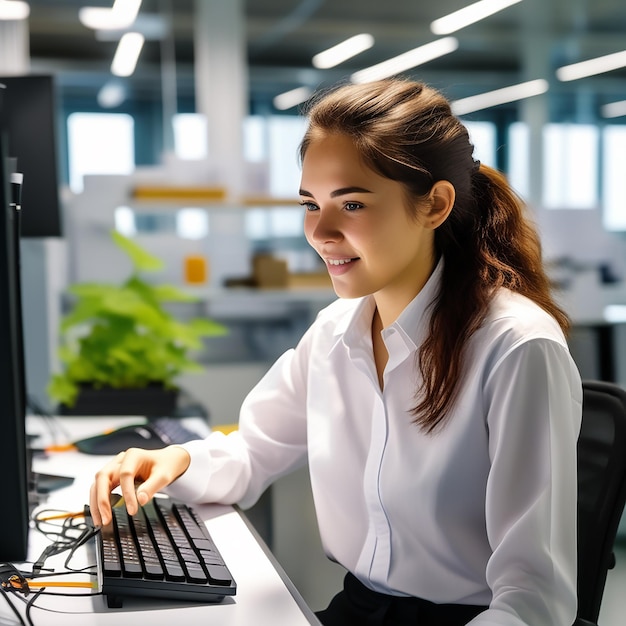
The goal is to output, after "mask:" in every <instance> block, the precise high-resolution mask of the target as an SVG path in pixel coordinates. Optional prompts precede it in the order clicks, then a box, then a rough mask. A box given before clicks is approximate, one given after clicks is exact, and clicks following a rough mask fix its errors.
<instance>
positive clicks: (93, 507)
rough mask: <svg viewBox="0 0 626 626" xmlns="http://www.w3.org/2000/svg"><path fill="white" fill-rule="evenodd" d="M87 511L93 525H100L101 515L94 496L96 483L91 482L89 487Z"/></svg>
mask: <svg viewBox="0 0 626 626" xmlns="http://www.w3.org/2000/svg"><path fill="white" fill-rule="evenodd" d="M89 512H90V513H91V519H92V520H93V523H94V525H95V526H102V517H101V516H100V511H99V510H98V498H97V497H96V483H95V482H94V483H92V485H91V488H90V489H89Z"/></svg>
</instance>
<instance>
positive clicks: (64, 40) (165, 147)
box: [0, 0, 626, 626]
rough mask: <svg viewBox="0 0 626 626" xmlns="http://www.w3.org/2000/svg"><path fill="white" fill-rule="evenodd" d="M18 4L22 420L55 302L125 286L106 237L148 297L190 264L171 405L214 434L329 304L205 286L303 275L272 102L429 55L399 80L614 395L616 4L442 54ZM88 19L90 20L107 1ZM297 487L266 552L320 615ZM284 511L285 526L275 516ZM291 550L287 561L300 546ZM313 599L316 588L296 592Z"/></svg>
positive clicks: (260, 17)
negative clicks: (254, 273) (77, 290)
mask: <svg viewBox="0 0 626 626" xmlns="http://www.w3.org/2000/svg"><path fill="white" fill-rule="evenodd" d="M4 4H9V3H7V2H4ZM10 4H17V3H14V2H11V3H10ZM28 4H29V8H30V14H29V15H28V17H27V18H26V19H23V20H8V21H0V75H3V76H8V75H12V74H16V75H20V74H27V73H31V74H44V75H52V76H53V77H54V83H55V90H56V105H57V108H56V117H55V122H56V132H57V140H58V168H59V194H60V198H61V207H62V218H63V236H62V237H52V238H31V239H28V240H27V241H25V242H24V246H25V254H24V270H25V272H26V273H27V276H28V278H27V280H26V281H25V299H26V300H27V302H28V303H29V306H28V307H27V309H28V311H27V316H28V317H27V320H26V322H27V350H28V355H30V357H31V358H30V359H28V363H29V371H28V376H29V388H30V389H31V391H32V392H33V393H34V394H35V395H36V396H37V398H38V400H39V401H40V402H41V403H42V404H44V405H45V404H46V402H47V398H46V394H45V383H46V381H47V377H48V375H49V373H50V371H51V370H53V369H54V368H55V367H57V366H58V363H57V361H56V353H55V345H56V342H57V339H58V337H57V327H58V321H59V318H60V315H61V314H62V312H63V306H64V304H63V303H64V298H63V295H64V293H65V290H66V288H67V286H68V285H69V284H71V283H72V282H76V281H79V280H91V279H98V280H116V279H118V278H119V277H120V276H122V275H123V274H124V272H125V271H126V270H127V268H126V266H125V265H124V264H123V263H120V262H117V261H116V259H115V257H114V255H113V251H112V248H111V246H110V242H109V241H108V239H107V236H106V231H107V229H109V228H112V227H114V226H115V227H117V228H119V229H120V230H121V231H122V232H125V233H126V234H129V235H131V236H133V237H136V238H137V240H138V241H140V242H142V243H143V244H145V245H146V246H147V247H148V248H149V249H150V250H152V251H154V252H155V253H156V254H158V255H159V256H161V257H163V258H164V260H165V261H166V264H167V265H166V270H164V272H163V274H162V276H160V277H159V278H164V279H167V280H170V281H174V282H178V283H181V284H183V283H184V279H183V270H182V267H183V258H184V257H185V256H186V255H188V254H200V255H204V256H205V257H206V259H207V262H208V264H209V267H210V278H209V280H208V282H207V284H206V285H204V286H200V287H198V286H195V287H194V290H195V292H196V293H198V294H199V295H200V297H201V303H202V306H203V307H204V308H203V309H202V310H203V311H204V312H206V313H207V314H211V315H212V316H215V317H218V318H220V319H222V320H223V321H225V322H226V323H228V324H229V325H230V328H231V333H230V335H229V337H228V338H227V339H219V340H212V341H209V342H207V346H206V351H205V352H206V353H205V354H204V355H203V359H204V364H205V367H206V372H205V374H204V375H201V376H196V375H193V376H188V377H185V379H184V381H183V384H184V386H185V387H186V389H188V391H189V392H190V394H192V395H193V396H194V397H196V398H198V399H199V400H200V401H201V402H202V403H203V404H204V405H205V406H206V407H207V409H208V411H209V413H210V415H211V417H212V419H215V421H216V422H229V421H235V420H236V411H237V407H238V405H239V403H240V401H241V400H242V399H243V396H244V395H245V392H246V391H247V390H248V389H249V388H250V386H252V385H253V384H254V382H256V380H258V378H259V377H260V376H261V375H262V373H263V371H264V370H265V369H266V367H267V365H268V364H269V362H271V360H273V358H275V357H276V356H277V354H278V353H279V352H280V351H282V349H284V348H285V347H288V346H289V345H291V344H292V343H293V342H294V341H295V340H297V337H298V336H299V334H301V332H302V331H303V329H304V328H305V327H306V325H307V323H308V322H309V321H310V319H311V318H312V316H313V315H314V314H315V312H316V310H318V309H319V308H320V307H321V306H323V304H324V303H325V302H327V301H329V300H330V299H331V298H332V294H331V293H330V292H329V290H328V288H327V287H324V286H320V287H318V288H316V289H310V288H307V289H306V290H304V291H303V290H300V291H299V290H283V291H280V290H278V291H276V290H259V292H258V293H256V294H252V295H250V294H247V293H245V294H243V293H241V292H234V291H232V290H227V289H225V288H224V281H226V280H228V279H232V278H241V277H242V276H247V275H249V273H250V271H251V262H252V258H253V257H254V256H255V255H256V254H258V253H260V252H265V253H267V252H269V253H271V254H272V255H274V256H275V257H276V258H279V259H282V260H284V261H286V263H287V265H288V269H289V271H290V272H291V273H293V274H316V273H317V272H318V271H319V270H320V268H319V265H318V263H317V261H316V259H315V257H314V255H312V254H311V252H310V251H309V250H308V249H307V246H306V243H305V242H304V240H303V238H302V236H301V234H300V231H301V224H300V219H301V218H300V209H299V208H298V207H297V206H295V202H293V201H292V200H293V197H294V196H295V192H296V190H297V185H298V176H299V174H298V167H297V161H296V156H295V151H296V146H297V143H298V140H299V138H300V136H301V133H302V130H303V127H304V126H303V120H302V118H301V116H300V115H299V108H298V105H297V104H292V105H291V106H289V103H287V104H281V100H280V99H277V96H281V95H284V94H289V93H290V92H292V91H296V93H295V95H296V96H297V95H299V96H300V98H306V96H307V95H308V94H310V93H312V92H313V91H314V90H316V89H318V88H324V87H327V86H330V85H333V84H335V83H337V82H338V81H343V80H348V79H350V77H351V76H352V75H353V74H354V73H355V72H358V71H360V70H363V69H364V68H366V67H370V66H372V65H374V64H376V63H379V62H381V61H383V60H385V59H388V58H390V57H394V56H396V55H401V54H403V53H405V52H407V51H409V50H413V49H415V48H416V47H420V46H424V45H427V44H431V43H433V42H437V41H444V40H445V41H447V43H448V45H449V46H450V49H449V51H448V52H447V53H446V54H443V55H442V56H440V57H438V58H435V59H433V60H431V61H429V62H427V63H424V64H422V65H420V66H418V67H414V68H411V69H408V70H406V71H405V72H403V73H404V74H407V75H410V76H413V77H416V78H419V79H421V80H424V81H426V82H428V83H430V84H432V85H433V86H435V87H438V88H440V89H442V90H443V91H444V92H445V93H446V95H448V96H449V98H450V99H451V100H452V101H453V103H454V104H455V106H457V107H458V111H459V114H460V115H461V116H462V119H463V120H464V121H465V122H466V123H467V124H468V127H469V128H470V132H471V135H472V139H473V141H474V143H475V145H476V152H477V156H478V158H480V159H481V160H482V161H483V162H485V163H488V164H490V165H494V166H496V167H498V168H500V169H502V170H504V171H505V172H506V173H507V174H508V176H509V178H510V180H511V182H512V183H513V185H514V186H515V188H516V189H517V190H518V192H519V193H520V194H521V195H522V196H523V197H524V198H525V199H527V200H528V202H529V204H530V206H531V209H532V211H533V215H534V217H535V219H536V221H537V223H538V225H539V228H540V232H541V235H542V240H543V244H544V250H545V255H546V259H547V261H548V263H549V267H550V271H551V273H552V277H553V279H554V281H555V283H556V284H558V286H559V288H560V289H561V292H560V293H561V297H562V298H563V302H564V304H565V305H566V306H567V307H568V309H569V312H570V314H571V315H572V317H573V319H574V322H575V327H574V331H573V333H572V338H571V345H572V351H573V352H574V355H575V358H576V359H577V361H578V363H579V367H580V369H581V372H582V373H583V375H584V376H588V377H602V376H608V377H611V378H613V379H615V380H617V382H619V383H620V384H622V385H626V363H625V362H624V356H626V349H625V346H626V335H625V332H626V331H625V330H624V324H623V323H624V322H625V321H626V313H625V311H626V236H625V234H624V233H625V232H626V185H625V183H624V181H625V180H626V179H625V174H624V172H626V105H625V104H624V103H625V102H626V60H625V59H623V56H624V55H626V52H624V50H625V48H626V44H625V43H624V42H625V41H626V37H625V34H626V8H625V7H624V4H623V2H621V1H620V0H522V1H520V2H516V3H511V6H509V7H508V8H506V9H503V10H502V11H500V12H499V13H496V14H495V15H492V16H490V17H488V18H486V19H484V20H482V21H480V22H477V23H475V24H472V25H470V26H467V27H465V28H463V29H461V30H459V31H455V32H452V33H449V34H446V33H443V32H442V33H439V34H436V33H434V32H433V30H432V28H431V24H432V23H433V21H434V20H436V19H437V18H440V17H442V16H444V15H447V14H449V13H451V12H453V11H455V10H457V9H460V8H461V7H462V6H464V4H466V3H464V2H463V1H461V0H442V1H441V2H438V3H424V2H406V0H388V1H386V2H379V1H378V0H364V1H362V2H359V3H358V4H355V3H353V2H348V1H344V0H333V1H332V2H331V1H329V0H327V1H323V0H269V1H268V0H247V1H245V2H244V1H243V0H229V1H228V2H221V1H219V0H195V1H192V0H176V1H174V0H145V1H144V2H143V3H142V4H141V8H140V11H139V14H138V16H137V18H136V20H135V21H134V22H133V24H132V26H131V27H129V28H122V29H113V30H108V31H105V30H100V31H98V30H94V29H93V28H89V27H88V26H85V24H84V23H83V22H81V19H80V15H79V10H80V9H81V8H83V6H84V5H83V3H82V2H79V1H78V0H64V1H59V2H48V1H46V0H32V1H31V2H29V3H28ZM92 4H93V5H94V6H95V7H96V8H100V9H108V8H110V7H111V5H112V2H110V1H109V2H94V3H92ZM0 8H2V7H0ZM126 30H129V31H136V32H140V33H141V34H142V35H143V36H144V38H145V41H144V44H143V48H142V50H141V53H140V55H139V58H138V62H137V65H136V68H135V69H134V70H133V71H132V73H131V74H130V75H128V76H115V75H114V74H113V73H112V71H111V62H112V60H113V57H114V54H115V51H116V48H117V45H118V41H119V40H120V37H121V35H122V34H123V32H124V31H126ZM363 33H368V34H370V35H371V36H372V37H373V42H374V43H373V45H372V46H371V47H370V48H369V49H367V50H365V51H364V52H362V53H361V54H359V55H357V56H355V57H353V58H351V59H349V60H347V61H345V62H344V63H341V64H340V65H338V66H336V67H333V68H329V69H319V68H316V67H314V65H313V63H312V58H313V56H314V55H315V54H317V53H318V52H320V51H322V50H324V49H327V48H329V47H330V46H333V45H335V44H337V43H339V42H341V41H343V40H345V39H347V38H348V37H351V36H354V35H359V34H363ZM451 38H453V39H454V41H452V40H451ZM619 53H621V54H622V57H619ZM599 57H600V58H601V57H610V59H609V60H611V59H612V60H613V66H612V67H611V69H610V70H609V71H603V72H601V73H597V74H592V75H589V76H584V77H581V78H578V79H574V80H570V79H569V78H568V79H564V78H567V77H566V76H564V75H563V71H562V68H565V67H567V66H569V65H572V64H575V63H578V62H581V61H586V60H590V59H594V58H599ZM620 59H622V60H621V61H620ZM531 83H532V84H531ZM519 84H527V85H528V84H531V87H534V88H535V89H536V94H535V95H533V96H530V97H519V96H517V97H516V99H514V100H513V101H511V102H502V103H500V104H495V105H494V104H492V105H488V106H484V108H483V107H481V106H480V105H477V104H476V103H475V102H472V101H471V100H468V99H469V98H470V97H474V96H478V95H480V94H486V93H491V92H494V91H496V90H500V89H503V88H508V87H512V86H514V85H519ZM501 95H502V94H501ZM504 99H506V98H504ZM283 101H284V99H283ZM477 107H478V108H477ZM33 140H34V141H35V140H36V139H35V138H33ZM157 183H158V184H159V185H162V184H163V183H165V184H167V185H169V186H172V187H176V188H198V187H203V188H206V187H207V186H208V187H213V188H220V189H225V190H226V196H225V198H224V199H223V201H222V202H219V201H218V202H216V201H211V202H209V201H208V200H207V199H206V198H205V199H200V200H196V201H195V202H189V201H184V200H181V199H180V198H176V197H174V198H173V199H172V197H168V199H167V200H164V199H163V198H157V199H152V200H151V201H145V200H139V199H138V197H137V195H136V193H135V190H136V189H138V188H154V187H155V186H156V185H157ZM25 184H28V181H27V180H26V181H25ZM27 208H28V207H25V209H26V210H27ZM607 328H608V329H610V331H611V333H610V334H609V335H608V345H607V335H606V333H605V332H604V331H606V329H607ZM599 339H600V341H599ZM603 342H604V343H603ZM607 351H608V354H609V361H610V367H609V368H608V370H609V371H608V373H607V367H606V359H607ZM28 355H27V356H28ZM304 480H305V478H304V476H303V475H297V476H295V477H290V478H288V479H285V480H283V481H282V483H281V486H280V489H277V490H275V492H274V494H273V495H274V503H273V507H274V509H275V511H279V514H277V515H274V528H273V531H274V532H273V535H274V543H275V546H274V547H275V550H276V552H277V554H278V555H279V557H281V556H282V557H283V561H284V565H285V567H286V569H287V571H288V573H289V574H290V575H291V576H292V577H293V578H294V580H295V582H296V584H297V585H299V586H300V587H301V588H302V590H303V593H304V595H305V597H308V598H309V599H311V601H312V602H313V603H315V602H318V600H319V603H320V604H321V603H322V602H323V601H325V599H326V598H327V596H328V594H329V593H330V589H331V588H332V587H333V586H335V585H336V584H338V582H337V581H338V580H339V575H340V572H338V571H336V570H334V569H332V568H331V569H327V566H326V564H324V562H323V558H320V557H319V555H318V552H317V550H318V546H317V545H316V544H315V542H312V543H311V554H310V555H308V554H307V555H306V557H305V558H304V559H303V560H306V561H308V563H313V564H314V567H312V568H309V569H311V570H312V572H313V574H311V573H310V572H305V571H302V570H301V568H299V567H298V565H297V564H296V563H294V562H292V557H291V556H290V554H292V553H293V549H292V546H293V545H294V543H296V544H298V541H299V539H298V538H299V537H301V536H302V535H303V534H304V535H306V536H314V535H315V532H316V531H315V527H314V520H313V512H312V508H311V505H310V502H309V501H308V500H307V499H306V496H303V495H302V494H303V493H304V492H303V491H302V489H301V485H302V481H304ZM296 510H300V511H304V513H300V514H298V516H297V517H295V514H292V511H296ZM294 519H295V520H296V522H295V523H293V520H294ZM298 545H299V547H300V556H301V558H302V550H305V551H306V550H307V549H308V548H307V547H306V546H308V544H306V543H304V544H303V543H300V544H298ZM303 546H304V547H303ZM623 560H626V559H623ZM318 564H319V569H316V568H317V567H318ZM319 572H324V574H323V575H321V576H320V575H319ZM618 575H623V574H619V573H618ZM321 579H324V580H325V583H326V585H325V586H323V585H319V584H317V583H316V582H315V581H319V580H321ZM607 626H610V624H608V623H607Z"/></svg>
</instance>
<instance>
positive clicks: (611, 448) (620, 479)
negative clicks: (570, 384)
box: [574, 380, 626, 626]
mask: <svg viewBox="0 0 626 626" xmlns="http://www.w3.org/2000/svg"><path fill="white" fill-rule="evenodd" d="M625 503H626V391H624V389H622V388H621V387H620V386H618V385H616V384H613V383H609V382H605V381H592V380H585V381H584V382H583V419H582V426H581V431H580V435H579V438H578V603H579V604H578V619H577V621H576V622H575V624H574V626H592V625H595V624H597V620H598V615H599V613H600V605H601V602H602V596H603V593H604V587H605V583H606V577H607V574H608V570H609V569H611V568H612V567H614V566H615V556H614V553H613V544H614V541H615V537H616V533H617V528H618V525H619V522H620V518H621V516H622V512H623V510H624V504H625Z"/></svg>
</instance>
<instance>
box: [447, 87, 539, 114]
mask: <svg viewBox="0 0 626 626" xmlns="http://www.w3.org/2000/svg"><path fill="white" fill-rule="evenodd" d="M548 88H549V85H548V81H547V80H544V79H543V78H539V79H537V80H530V81H528V82H526V83H520V84H519V85H512V86H511V87H504V88H503V89H496V90H495V91H488V92H486V93H481V94H478V95H476V96H470V97H469V98H461V99H460V100H455V101H454V102H452V103H451V106H452V112H453V113H454V114H455V115H466V114H467V113H473V112H474V111H480V110H481V109H488V108H489V107H494V106H497V105H499V104H505V103H506V102H515V101H516V100H523V99H524V98H530V97H532V96H538V95H539V94H542V93H545V92H546V91H548Z"/></svg>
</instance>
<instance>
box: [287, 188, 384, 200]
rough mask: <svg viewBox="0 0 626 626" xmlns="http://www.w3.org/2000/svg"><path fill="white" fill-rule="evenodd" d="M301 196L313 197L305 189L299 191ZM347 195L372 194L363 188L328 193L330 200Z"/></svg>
mask: <svg viewBox="0 0 626 626" xmlns="http://www.w3.org/2000/svg"><path fill="white" fill-rule="evenodd" d="M299 193H300V195H301V196H307V197H309V198H312V197H313V194H312V193H311V192H310V191H306V189H300V192H299ZM347 193H372V192H371V191H370V190H369V189H365V188H364V187H342V188H341V189H335V191H331V192H330V197H331V198H336V197H337V196H343V195H345V194H347Z"/></svg>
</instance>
